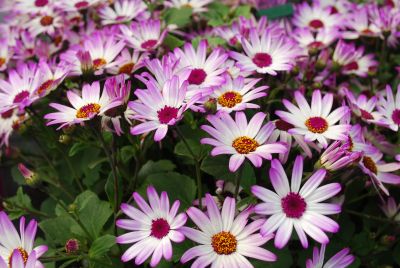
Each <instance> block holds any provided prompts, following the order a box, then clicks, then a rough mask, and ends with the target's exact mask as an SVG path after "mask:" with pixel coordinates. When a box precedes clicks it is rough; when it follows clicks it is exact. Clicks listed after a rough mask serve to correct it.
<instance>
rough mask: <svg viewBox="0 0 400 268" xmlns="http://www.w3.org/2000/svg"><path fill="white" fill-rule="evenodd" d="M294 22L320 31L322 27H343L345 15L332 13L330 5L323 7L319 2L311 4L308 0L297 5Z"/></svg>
mask: <svg viewBox="0 0 400 268" xmlns="http://www.w3.org/2000/svg"><path fill="white" fill-rule="evenodd" d="M292 21H293V24H294V25H295V26H297V27H299V28H309V29H311V30H313V31H318V30H320V29H322V28H343V26H344V20H343V16H342V15H340V14H338V13H335V14H332V12H331V9H330V8H329V7H323V6H321V5H320V4H319V3H318V2H314V3H313V5H312V6H310V5H309V4H308V3H307V2H304V3H302V4H299V5H297V6H296V11H295V14H294V16H293V20H292Z"/></svg>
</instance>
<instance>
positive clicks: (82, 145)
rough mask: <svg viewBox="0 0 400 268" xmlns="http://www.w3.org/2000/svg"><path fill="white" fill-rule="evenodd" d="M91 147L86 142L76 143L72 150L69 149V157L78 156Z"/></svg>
mask: <svg viewBox="0 0 400 268" xmlns="http://www.w3.org/2000/svg"><path fill="white" fill-rule="evenodd" d="M89 147H90V145H89V144H88V143H86V142H77V143H74V144H73V145H72V147H71V149H69V152H68V156H69V157H72V156H74V155H76V154H77V153H79V152H81V151H83V150H85V149H86V148H89Z"/></svg>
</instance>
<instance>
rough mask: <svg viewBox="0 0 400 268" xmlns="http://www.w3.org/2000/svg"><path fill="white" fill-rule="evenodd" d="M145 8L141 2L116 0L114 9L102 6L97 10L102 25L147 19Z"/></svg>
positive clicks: (139, 0)
mask: <svg viewBox="0 0 400 268" xmlns="http://www.w3.org/2000/svg"><path fill="white" fill-rule="evenodd" d="M146 11H147V6H146V4H145V3H144V2H143V1H142V0H118V1H115V2H114V8H111V7H110V6H104V7H103V8H101V9H100V10H99V16H100V18H101V23H102V24H103V25H108V24H120V23H125V22H129V21H131V20H133V19H136V20H142V19H147V18H148V17H149V14H148V13H147V12H146Z"/></svg>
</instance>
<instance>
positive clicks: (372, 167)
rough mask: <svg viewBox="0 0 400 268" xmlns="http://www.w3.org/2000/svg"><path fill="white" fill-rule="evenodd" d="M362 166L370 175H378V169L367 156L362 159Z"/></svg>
mask: <svg viewBox="0 0 400 268" xmlns="http://www.w3.org/2000/svg"><path fill="white" fill-rule="evenodd" d="M363 164H364V166H365V167H366V168H368V169H369V170H370V171H371V172H372V173H374V174H377V173H378V168H377V167H376V164H375V162H374V160H372V158H371V157H369V156H364V158H363Z"/></svg>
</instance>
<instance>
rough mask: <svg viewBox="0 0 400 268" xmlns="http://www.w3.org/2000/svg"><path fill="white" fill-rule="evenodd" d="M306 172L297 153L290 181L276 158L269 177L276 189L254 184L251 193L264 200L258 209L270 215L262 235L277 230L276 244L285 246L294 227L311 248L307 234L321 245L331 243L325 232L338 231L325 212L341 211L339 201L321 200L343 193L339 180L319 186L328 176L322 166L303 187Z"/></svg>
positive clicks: (335, 224) (335, 212)
mask: <svg viewBox="0 0 400 268" xmlns="http://www.w3.org/2000/svg"><path fill="white" fill-rule="evenodd" d="M302 175H303V158H302V157H301V156H297V158H296V160H295V162H294V166H293V171H292V178H291V183H290V185H289V180H288V178H287V176H286V174H285V170H284V169H283V167H282V165H281V163H280V162H279V161H278V160H276V159H274V160H272V162H271V169H270V170H269V177H270V179H271V183H272V186H273V187H274V189H275V192H276V193H274V192H272V191H270V190H268V189H265V188H263V187H261V186H258V185H255V186H253V187H252V188H251V191H252V193H253V194H254V195H255V196H256V197H257V198H259V199H260V200H261V201H262V203H259V204H258V205H256V207H255V212H256V213H257V214H261V215H268V216H270V217H269V218H268V219H267V221H266V222H265V223H264V225H263V226H262V227H261V230H260V231H261V234H262V235H269V234H272V233H273V232H275V231H276V230H278V231H277V233H276V236H275V246H276V247H277V248H283V247H284V246H285V245H286V244H287V243H288V241H289V239H290V237H291V235H292V231H293V227H294V229H295V230H296V233H297V235H298V237H299V239H300V242H301V244H302V246H303V247H304V248H307V247H308V239H307V236H306V234H308V235H309V236H310V237H311V238H313V239H314V240H316V241H318V242H319V243H321V244H326V243H328V242H329V238H328V236H327V235H326V234H325V232H331V233H336V232H337V231H338V230H339V225H338V224H337V223H336V222H335V221H333V220H332V219H330V218H328V217H327V216H325V215H331V214H337V213H340V211H341V207H340V205H337V204H331V203H321V202H322V201H325V200H327V199H329V198H331V197H333V196H335V195H336V194H337V193H339V192H340V190H341V186H340V184H339V183H329V184H326V185H324V186H321V187H319V186H320V184H321V183H322V181H323V180H324V178H325V175H326V170H325V169H319V170H317V171H316V172H314V174H313V175H312V176H311V177H310V178H309V179H308V180H307V181H306V183H305V184H304V185H303V187H301V188H300V185H301V180H302Z"/></svg>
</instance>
